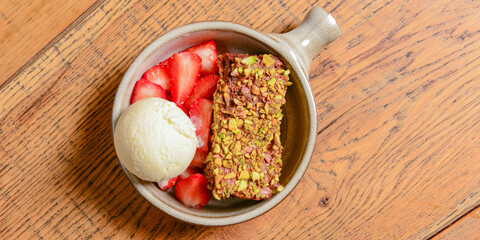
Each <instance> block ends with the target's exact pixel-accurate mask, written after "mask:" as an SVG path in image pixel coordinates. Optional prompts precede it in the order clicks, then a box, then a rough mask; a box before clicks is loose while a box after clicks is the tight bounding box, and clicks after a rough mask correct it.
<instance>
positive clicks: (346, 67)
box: [0, 0, 480, 239]
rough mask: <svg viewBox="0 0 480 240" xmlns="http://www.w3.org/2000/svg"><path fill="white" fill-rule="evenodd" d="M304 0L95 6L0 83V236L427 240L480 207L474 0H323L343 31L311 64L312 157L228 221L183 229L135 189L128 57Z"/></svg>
mask: <svg viewBox="0 0 480 240" xmlns="http://www.w3.org/2000/svg"><path fill="white" fill-rule="evenodd" d="M316 4H318V3H316ZM310 5H311V3H310V2H308V1H282V2H266V3H263V2H258V1H256V2H253V1H252V2H249V4H246V3H244V2H242V3H236V2H233V1H216V2H213V3H211V2H207V1H204V2H202V1H200V2H188V3H176V2H167V1H162V2H159V1H127V2H117V1H105V2H104V3H102V4H100V5H99V6H98V7H97V8H95V9H93V10H92V12H91V13H90V14H88V16H85V18H84V19H82V20H81V21H79V22H77V23H76V24H75V25H74V26H72V27H71V28H70V29H69V32H68V33H66V34H64V35H63V37H62V38H60V39H58V41H56V42H55V43H53V44H52V45H51V46H49V47H48V48H46V49H45V51H44V52H42V54H41V55H39V56H38V57H37V58H36V59H34V61H32V62H31V63H30V64H29V65H28V66H27V67H26V68H25V69H24V70H23V71H21V72H20V73H19V74H18V75H17V76H15V77H14V78H12V79H10V81H8V82H6V83H5V84H3V85H1V88H0V157H1V159H2V160H3V159H6V161H1V162H0V194H1V196H2V197H1V198H0V205H1V206H2V208H1V209H0V234H1V235H2V236H5V238H7V239H25V238H44V239H52V238H72V239H77V238H93V239H97V238H113V239H124V238H127V237H131V238H139V239H146V238H165V237H171V238H175V237H178V236H182V237H185V238H187V239H190V238H197V239H204V238H205V239H219V238H222V239H225V238H232V239H250V238H252V239H265V238H278V239H286V238H287V239H305V238H309V239H319V238H320V239H323V238H326V239H341V238H356V239H362V238H383V239H385V238H395V239H404V238H425V237H428V236H430V235H433V234H434V233H435V232H437V231H439V230H440V229H442V228H444V227H445V226H446V225H448V221H449V219H456V218H458V217H460V216H462V212H464V211H467V210H469V209H471V208H473V207H474V206H476V205H478V204H479V203H480V202H479V199H480V197H479V196H480V194H478V191H479V190H480V183H479V182H478V174H477V173H478V172H479V170H480V163H479V162H478V161H475V160H476V159H477V156H478V155H479V153H480V152H479V149H478V145H479V143H480V137H479V136H480V134H479V133H480V128H479V124H478V123H479V121H478V117H477V116H478V114H479V113H480V104H479V102H480V98H479V92H480V91H479V90H480V89H479V88H480V81H478V79H479V74H480V73H479V72H478V71H475V69H476V68H477V67H478V65H479V64H480V61H479V57H478V56H479V53H480V41H479V38H480V35H479V34H478V33H480V29H479V28H480V26H478V24H477V22H478V20H479V19H480V11H478V10H479V8H480V7H479V6H478V3H475V2H471V1H455V2H451V1H447V0H441V1H436V2H434V3H430V2H429V3H423V2H420V3H419V2H418V1H415V2H409V1H407V2H405V1H399V0H398V1H387V2H385V1H380V0H378V1H375V0H372V1H360V0H358V1H341V0H338V1H330V2H326V3H325V5H324V7H325V8H326V9H327V10H329V11H332V12H333V14H334V16H335V17H336V18H337V19H338V21H339V23H340V24H341V26H342V29H343V30H344V34H343V36H342V38H341V39H340V40H338V41H336V42H334V43H333V44H331V45H329V46H328V47H326V48H325V49H324V51H322V52H321V53H320V54H319V57H318V58H316V59H315V60H314V62H313V63H312V67H311V69H312V71H311V81H310V83H311V86H312V90H313V93H314V94H315V96H316V97H315V100H316V102H317V110H318V116H319V122H318V129H319V133H318V137H317V146H316V148H315V154H314V156H313V158H312V162H311V164H310V166H309V169H308V170H307V172H306V174H305V176H304V177H303V179H302V181H301V182H300V184H299V185H298V186H297V187H296V188H295V190H294V191H293V192H292V193H291V194H290V195H289V196H288V197H287V199H285V200H284V201H283V202H281V203H280V205H279V206H277V207H275V208H274V209H272V210H271V211H269V212H267V213H266V214H264V215H262V216H260V217H258V218H256V219H253V220H250V221H248V222H246V223H242V224H237V225H233V226H224V227H215V228H212V227H204V226H196V225H191V224H186V223H183V222H180V221H177V220H175V219H173V218H171V217H169V216H167V215H166V214H164V213H162V212H161V211H159V210H158V209H156V208H154V207H153V206H152V205H150V204H149V203H148V202H146V201H145V200H144V199H143V198H142V197H141V196H140V195H139V194H138V193H136V192H135V190H134V189H133V187H132V186H131V185H130V184H129V182H128V180H127V179H126V178H125V176H124V174H123V172H122V171H121V169H120V167H119V164H118V162H117V159H116V156H115V153H114V148H113V142H112V139H111V138H112V136H111V123H110V114H111V106H112V103H113V97H114V93H115V90H116V87H117V85H118V83H119V81H120V79H121V77H122V75H123V74H124V72H125V71H126V69H127V68H128V65H129V64H130V63H131V62H132V61H133V59H134V58H135V57H136V56H137V55H138V53H139V52H140V51H141V50H142V49H143V48H144V47H145V46H146V45H147V44H148V43H150V42H151V41H153V40H154V39H155V38H157V37H158V36H160V35H161V34H163V33H164V32H165V31H168V30H171V29H173V28H174V27H176V26H179V25H183V24H186V23H189V22H193V21H201V20H214V19H218V20H226V21H233V22H238V23H242V24H244V25H247V26H250V27H252V28H254V29H257V30H260V31H263V32H281V31H284V30H285V29H290V28H292V27H293V26H295V25H296V24H298V23H299V21H300V20H301V19H302V17H303V16H304V15H305V13H306V12H307V11H308V9H309V8H310V7H309V6H310ZM253 13H255V14H253ZM187 16H188V17H187ZM279 216H282V217H279Z"/></svg>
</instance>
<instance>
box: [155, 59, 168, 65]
mask: <svg viewBox="0 0 480 240" xmlns="http://www.w3.org/2000/svg"><path fill="white" fill-rule="evenodd" d="M168 59H170V58H167V59H165V60H163V61H161V62H160V63H159V64H158V65H161V66H168Z"/></svg>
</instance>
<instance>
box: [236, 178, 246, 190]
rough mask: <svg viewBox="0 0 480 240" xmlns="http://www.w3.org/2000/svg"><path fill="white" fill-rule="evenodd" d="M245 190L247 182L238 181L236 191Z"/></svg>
mask: <svg viewBox="0 0 480 240" xmlns="http://www.w3.org/2000/svg"><path fill="white" fill-rule="evenodd" d="M246 188H247V181H245V180H242V181H240V183H239V184H238V189H237V191H239V192H241V191H243V190H245V189H246Z"/></svg>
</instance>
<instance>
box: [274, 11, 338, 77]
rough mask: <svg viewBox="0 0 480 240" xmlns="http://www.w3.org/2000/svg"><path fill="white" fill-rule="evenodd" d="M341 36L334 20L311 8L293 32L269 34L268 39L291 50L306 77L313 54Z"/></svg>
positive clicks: (324, 13)
mask: <svg viewBox="0 0 480 240" xmlns="http://www.w3.org/2000/svg"><path fill="white" fill-rule="evenodd" d="M340 34H341V30H340V27H339V26H338V24H337V22H336V21H335V19H334V18H333V17H332V15H330V14H329V13H327V11H325V10H324V9H323V8H321V7H318V6H315V7H313V8H312V9H311V10H310V11H309V12H308V14H307V16H306V17H305V19H304V20H303V21H302V22H301V23H300V25H298V26H297V27H296V28H294V29H293V30H291V31H289V32H286V33H282V34H275V33H274V34H269V36H270V37H272V38H274V39H276V40H277V41H279V42H286V44H287V45H288V46H289V47H290V49H292V50H293V52H292V53H293V54H294V55H295V57H296V58H298V59H299V60H300V61H301V62H300V66H301V67H302V68H304V70H305V71H306V74H307V76H308V72H309V68H310V63H311V62H312V60H313V58H314V57H315V54H316V53H317V52H318V51H319V50H320V48H321V47H323V46H324V45H325V44H327V43H329V42H331V41H333V40H335V39H337V38H338V37H339V36H340Z"/></svg>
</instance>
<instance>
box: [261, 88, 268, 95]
mask: <svg viewBox="0 0 480 240" xmlns="http://www.w3.org/2000/svg"><path fill="white" fill-rule="evenodd" d="M266 91H267V87H265V86H263V87H261V88H260V92H262V94H263V93H265V92H266Z"/></svg>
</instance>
